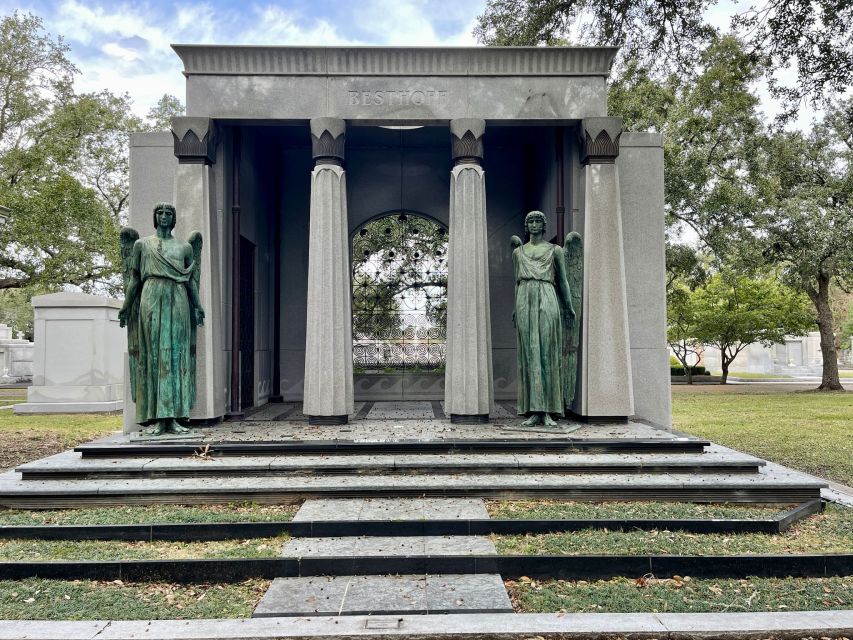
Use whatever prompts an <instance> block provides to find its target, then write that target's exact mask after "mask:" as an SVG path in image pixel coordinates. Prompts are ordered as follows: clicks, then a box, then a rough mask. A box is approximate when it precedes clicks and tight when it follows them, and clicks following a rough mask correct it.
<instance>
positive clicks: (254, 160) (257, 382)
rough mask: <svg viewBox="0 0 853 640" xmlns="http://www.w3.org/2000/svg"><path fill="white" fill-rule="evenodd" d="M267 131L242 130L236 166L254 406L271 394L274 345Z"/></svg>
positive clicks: (273, 185) (272, 187) (272, 184)
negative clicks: (250, 277)
mask: <svg viewBox="0 0 853 640" xmlns="http://www.w3.org/2000/svg"><path fill="white" fill-rule="evenodd" d="M272 131H273V129H272V128H270V127H243V128H242V153H241V158H240V160H241V164H240V208H241V211H240V235H242V236H243V237H244V238H246V239H247V240H249V241H250V242H252V243H253V244H254V245H255V313H254V316H255V327H254V331H255V341H254V342H255V350H254V374H255V375H254V389H253V391H252V397H253V403H254V405H255V406H258V405H261V404H265V403H266V402H267V400H268V399H269V397H270V395H271V393H272V368H273V367H272V359H273V344H274V338H275V336H274V333H273V332H274V327H275V315H274V313H275V310H274V304H273V303H274V300H275V291H274V289H273V285H274V274H273V264H274V253H273V252H274V250H275V247H274V234H273V232H272V230H273V228H274V225H273V220H274V216H275V215H276V204H277V195H278V189H279V182H278V181H277V180H276V179H275V177H274V170H273V167H272V164H273V162H272V159H273V155H274V152H275V145H274V142H275V138H276V136H275V135H272V136H271V135H270V134H271V133H272Z"/></svg>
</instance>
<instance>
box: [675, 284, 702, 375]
mask: <svg viewBox="0 0 853 640" xmlns="http://www.w3.org/2000/svg"><path fill="white" fill-rule="evenodd" d="M695 315H696V314H695V311H694V308H693V292H692V291H691V290H690V289H689V288H688V287H687V286H685V285H684V284H682V283H676V284H674V285H673V286H672V287H671V288H670V289H669V290H668V291H667V297H666V341H667V343H668V344H669V347H670V349H672V352H673V353H674V354H675V357H676V358H677V359H678V361H679V362H680V363H681V366H682V367H684V373H685V374H686V375H687V384H693V367H694V366H695V365H696V364H697V363H698V362H699V357H700V353H701V347H702V345H701V344H700V343H699V342H698V341H697V340H696V338H695V335H696V331H695V319H696V318H695Z"/></svg>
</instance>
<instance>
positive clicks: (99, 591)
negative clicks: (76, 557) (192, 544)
mask: <svg viewBox="0 0 853 640" xmlns="http://www.w3.org/2000/svg"><path fill="white" fill-rule="evenodd" d="M269 584H270V582H269V580H247V581H246V582H242V583H240V584H193V585H178V584H169V583H162V582H152V583H127V584H125V583H123V582H121V581H120V580H116V581H115V582H93V581H89V580H75V581H63V580H35V579H28V580H4V581H0V619H2V620H169V619H199V618H248V617H249V616H250V615H251V614H252V610H253V609H254V608H255V605H256V604H257V603H258V601H259V600H260V599H261V597H262V596H263V595H264V593H265V592H266V590H267V588H269Z"/></svg>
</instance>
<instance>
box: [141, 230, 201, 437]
mask: <svg viewBox="0 0 853 640" xmlns="http://www.w3.org/2000/svg"><path fill="white" fill-rule="evenodd" d="M136 242H137V244H139V245H140V246H139V251H138V252H134V255H135V256H138V259H137V260H138V262H137V264H134V265H133V268H134V269H136V270H137V272H138V273H139V277H140V281H141V283H142V292H141V294H140V301H139V331H138V336H139V337H138V340H139V345H138V350H139V357H138V361H137V370H136V375H135V376H132V379H135V385H136V389H135V391H136V393H135V394H134V395H135V397H136V422H137V423H138V424H141V425H146V424H150V423H152V422H154V421H156V420H161V419H164V418H177V419H181V418H189V415H190V409H191V408H192V406H193V404H194V403H195V392H196V385H195V369H196V367H195V364H196V357H195V325H194V323H193V321H192V313H191V311H192V307H191V305H190V301H189V294H188V291H187V283H188V282H189V280H190V278H191V277H192V272H193V269H194V264H190V265H189V266H183V265H181V264H177V263H176V262H175V260H174V259H173V258H170V257H169V256H167V255H164V253H163V248H162V245H161V243H160V239H159V238H158V237H157V236H156V235H153V236H148V237H147V238H142V239H140V240H137V241H136ZM176 244H177V243H176ZM173 246H174V245H173ZM178 246H180V245H178ZM183 246H186V245H183Z"/></svg>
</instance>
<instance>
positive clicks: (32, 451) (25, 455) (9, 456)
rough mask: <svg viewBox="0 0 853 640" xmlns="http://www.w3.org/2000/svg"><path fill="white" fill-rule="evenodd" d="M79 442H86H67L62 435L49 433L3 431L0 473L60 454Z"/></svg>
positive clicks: (0, 449) (0, 450)
mask: <svg viewBox="0 0 853 640" xmlns="http://www.w3.org/2000/svg"><path fill="white" fill-rule="evenodd" d="M81 442H86V440H80V441H76V440H69V439H68V438H66V437H64V436H63V435H62V434H58V433H52V432H50V431H31V432H28V431H4V432H3V446H2V447H0V471H8V470H9V469H13V468H14V467H16V466H18V465H19V464H23V463H24V462H30V461H32V460H38V459H39V458H44V457H45V456H52V455H53V454H55V453H61V452H62V451H65V450H66V449H68V448H70V447H76V446H77V445H78V444H80V443H81Z"/></svg>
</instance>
